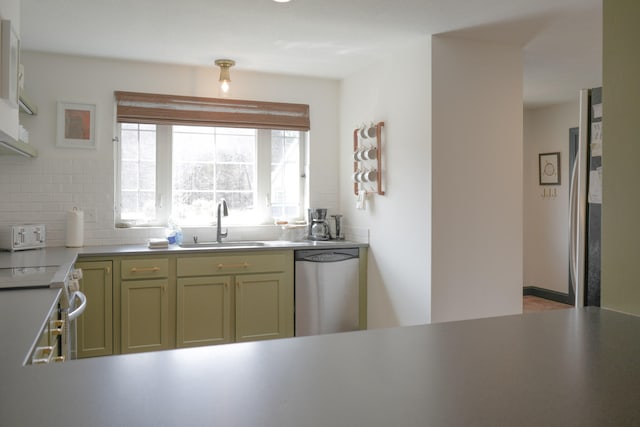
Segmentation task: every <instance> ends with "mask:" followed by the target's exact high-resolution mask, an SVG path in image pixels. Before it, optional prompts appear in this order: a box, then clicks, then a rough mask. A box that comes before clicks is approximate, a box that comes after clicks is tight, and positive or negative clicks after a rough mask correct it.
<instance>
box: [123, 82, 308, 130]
mask: <svg viewBox="0 0 640 427" xmlns="http://www.w3.org/2000/svg"><path fill="white" fill-rule="evenodd" d="M114 94H115V98H116V119H117V121H118V123H150V124H165V125H167V124H168V125H189V126H219V127H242V128H254V129H285V130H301V131H306V130H309V128H310V121H309V105H307V104H288V103H281V102H264V101H245V100H238V99H222V98H201V97H195V96H178V95H160V94H152V93H138V92H122V91H116V92H114Z"/></svg>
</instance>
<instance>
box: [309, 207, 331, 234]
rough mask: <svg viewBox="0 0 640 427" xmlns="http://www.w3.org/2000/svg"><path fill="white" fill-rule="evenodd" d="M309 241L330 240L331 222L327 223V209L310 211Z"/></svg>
mask: <svg viewBox="0 0 640 427" xmlns="http://www.w3.org/2000/svg"><path fill="white" fill-rule="evenodd" d="M307 212H308V214H309V236H308V239H309V240H329V239H330V238H331V233H330V231H329V222H328V221H327V209H324V208H321V209H309V210H308V211H307Z"/></svg>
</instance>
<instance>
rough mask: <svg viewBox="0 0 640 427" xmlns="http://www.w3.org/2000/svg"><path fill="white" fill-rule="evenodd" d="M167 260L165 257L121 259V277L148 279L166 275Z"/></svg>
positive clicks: (167, 269)
mask: <svg viewBox="0 0 640 427" xmlns="http://www.w3.org/2000/svg"><path fill="white" fill-rule="evenodd" d="M168 275H169V260H168V259H167V258H145V259H127V260H122V264H121V276H122V278H123V279H149V278H154V277H167V276H168Z"/></svg>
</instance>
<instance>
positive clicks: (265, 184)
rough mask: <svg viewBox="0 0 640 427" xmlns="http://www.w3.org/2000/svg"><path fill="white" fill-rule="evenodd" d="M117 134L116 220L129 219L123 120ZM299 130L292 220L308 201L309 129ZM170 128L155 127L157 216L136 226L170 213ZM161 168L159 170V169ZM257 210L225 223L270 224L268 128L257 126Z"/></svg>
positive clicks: (162, 222) (161, 222) (159, 221)
mask: <svg viewBox="0 0 640 427" xmlns="http://www.w3.org/2000/svg"><path fill="white" fill-rule="evenodd" d="M116 132H117V135H118V136H117V138H116V142H117V143H116V144H115V155H114V158H115V177H116V179H115V187H116V188H115V204H116V206H115V218H116V223H123V222H129V220H127V219H126V218H125V219H123V218H122V215H121V213H122V212H121V207H120V201H121V188H122V185H121V177H120V173H121V172H120V165H121V152H122V150H121V142H120V141H121V135H122V124H121V123H117V126H116ZM295 132H298V134H299V148H298V152H299V162H298V165H299V179H300V186H299V188H300V194H299V197H298V200H299V203H300V207H299V212H300V215H299V217H297V218H290V219H291V220H296V219H305V207H306V205H307V203H308V202H307V201H308V195H307V182H306V176H307V170H308V157H307V156H306V152H307V147H308V137H309V133H308V132H306V131H295ZM172 152H173V149H172V132H171V125H157V127H156V218H154V219H153V220H150V221H147V222H144V223H142V222H136V223H135V224H134V225H135V226H136V227H154V226H166V225H167V224H168V223H169V219H170V217H171V204H172ZM159 171H162V173H159ZM256 192H257V195H256V212H255V215H253V216H252V219H253V220H252V221H250V222H239V221H237V220H235V221H234V218H233V216H230V217H227V218H225V224H229V225H240V226H243V225H248V226H253V225H263V224H273V218H272V217H271V130H270V129H257V138H256ZM211 225H215V221H213V222H212V223H210V224H201V225H197V226H211Z"/></svg>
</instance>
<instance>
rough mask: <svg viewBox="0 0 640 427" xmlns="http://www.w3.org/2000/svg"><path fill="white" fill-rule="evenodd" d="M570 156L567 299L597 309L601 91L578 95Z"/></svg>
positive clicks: (599, 239) (598, 297)
mask: <svg viewBox="0 0 640 427" xmlns="http://www.w3.org/2000/svg"><path fill="white" fill-rule="evenodd" d="M575 139H576V144H575V145H576V147H575V148H574V150H573V151H574V152H575V155H574V156H573V155H571V154H573V153H570V159H571V158H572V157H574V158H573V160H572V162H571V168H570V171H571V188H570V196H569V203H570V209H569V210H570V216H571V221H570V222H571V232H570V233H571V236H570V248H569V261H570V266H569V277H570V289H569V293H570V296H571V295H573V296H574V297H575V305H576V307H582V306H585V305H592V306H600V258H601V255H600V248H601V224H602V220H601V217H602V88H595V89H584V90H581V91H580V125H579V128H578V131H577V134H576V138H575Z"/></svg>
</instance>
